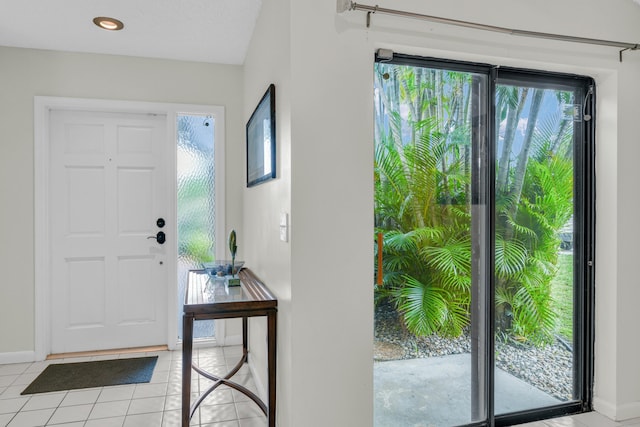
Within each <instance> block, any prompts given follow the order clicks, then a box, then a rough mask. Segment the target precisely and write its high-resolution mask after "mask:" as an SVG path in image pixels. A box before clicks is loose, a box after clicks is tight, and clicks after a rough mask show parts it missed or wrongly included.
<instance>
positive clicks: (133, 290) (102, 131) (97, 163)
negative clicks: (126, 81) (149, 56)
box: [49, 110, 170, 353]
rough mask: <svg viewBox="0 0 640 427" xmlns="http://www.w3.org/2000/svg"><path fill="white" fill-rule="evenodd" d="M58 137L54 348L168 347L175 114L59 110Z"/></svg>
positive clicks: (54, 130)
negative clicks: (166, 238)
mask: <svg viewBox="0 0 640 427" xmlns="http://www.w3.org/2000/svg"><path fill="white" fill-rule="evenodd" d="M50 142H51V146H50V165H49V167H50V183H49V185H50V189H49V191H50V193H49V194H50V199H49V200H50V203H49V210H50V228H49V229H50V230H51V231H50V242H51V247H50V254H51V272H50V283H51V293H50V295H51V351H52V352H53V353H65V352H74V351H86V350H99V349H114V348H125V347H138V346H147V345H157V344H166V343H167V336H168V334H167V323H168V322H167V286H168V283H167V280H168V279H169V274H167V265H166V263H167V256H170V254H169V253H168V251H167V249H166V248H167V245H166V244H165V245H162V244H159V243H158V242H157V241H156V240H155V239H152V238H148V237H149V236H155V235H156V233H158V231H161V230H164V231H165V232H166V229H167V228H168V227H170V224H167V225H166V226H165V227H164V228H159V227H158V225H157V220H158V218H166V215H168V210H169V197H168V196H169V194H167V191H166V179H167V176H166V174H167V172H166V170H165V169H166V161H165V159H166V146H167V144H166V116H164V115H148V114H126V113H102V112H84V111H62V110H53V111H51V116H50ZM163 184H164V185H163ZM168 234H169V233H167V235H168Z"/></svg>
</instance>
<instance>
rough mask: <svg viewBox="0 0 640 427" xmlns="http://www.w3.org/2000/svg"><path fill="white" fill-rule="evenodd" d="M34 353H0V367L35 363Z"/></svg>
mask: <svg viewBox="0 0 640 427" xmlns="http://www.w3.org/2000/svg"><path fill="white" fill-rule="evenodd" d="M35 360H36V352H35V351H14V352H11V353H0V365H8V364H10V363H29V362H35Z"/></svg>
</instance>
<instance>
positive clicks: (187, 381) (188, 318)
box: [182, 314, 194, 427]
mask: <svg viewBox="0 0 640 427" xmlns="http://www.w3.org/2000/svg"><path fill="white" fill-rule="evenodd" d="M193 320H194V319H193V314H185V315H183V316H182V427H189V422H190V420H191V414H190V412H191V365H192V362H193Z"/></svg>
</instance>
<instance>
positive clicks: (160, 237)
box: [147, 231, 167, 245]
mask: <svg viewBox="0 0 640 427" xmlns="http://www.w3.org/2000/svg"><path fill="white" fill-rule="evenodd" d="M147 239H156V242H158V243H160V244H161V245H162V244H163V243H164V242H166V241H167V235H166V234H164V231H158V234H156V235H155V236H149V237H147Z"/></svg>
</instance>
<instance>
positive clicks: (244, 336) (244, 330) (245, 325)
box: [242, 317, 249, 350]
mask: <svg viewBox="0 0 640 427" xmlns="http://www.w3.org/2000/svg"><path fill="white" fill-rule="evenodd" d="M248 342H249V324H248V319H247V318H246V317H243V318H242V349H243V350H248V349H249V346H248Z"/></svg>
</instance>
